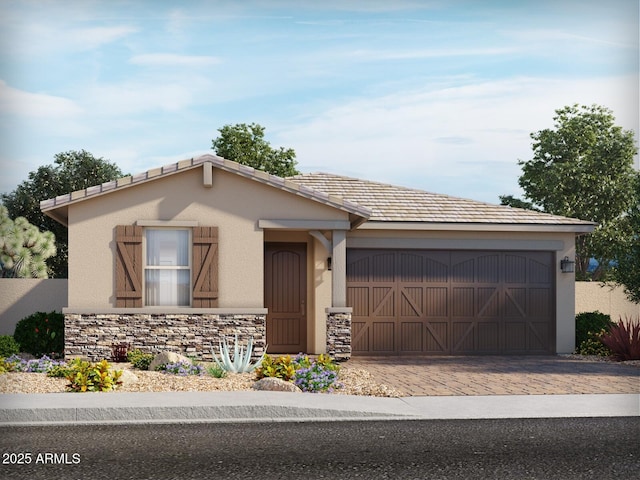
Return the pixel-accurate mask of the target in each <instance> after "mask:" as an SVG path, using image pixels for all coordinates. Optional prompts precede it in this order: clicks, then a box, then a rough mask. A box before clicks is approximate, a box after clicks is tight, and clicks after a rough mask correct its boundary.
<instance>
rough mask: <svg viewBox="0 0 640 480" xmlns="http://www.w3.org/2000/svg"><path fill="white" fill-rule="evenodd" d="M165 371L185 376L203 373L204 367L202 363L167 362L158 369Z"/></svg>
mask: <svg viewBox="0 0 640 480" xmlns="http://www.w3.org/2000/svg"><path fill="white" fill-rule="evenodd" d="M156 370H158V371H161V372H164V373H172V374H173V375H180V376H181V377H185V376H187V375H203V374H204V368H203V367H202V365H193V364H192V363H190V362H176V363H165V364H164V365H160V366H158V368H157V369H156Z"/></svg>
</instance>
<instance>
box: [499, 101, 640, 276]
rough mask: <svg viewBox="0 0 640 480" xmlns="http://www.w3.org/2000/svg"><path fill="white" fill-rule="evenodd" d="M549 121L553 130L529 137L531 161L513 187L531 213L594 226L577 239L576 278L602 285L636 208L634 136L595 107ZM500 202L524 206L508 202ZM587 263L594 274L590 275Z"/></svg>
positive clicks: (567, 110) (575, 107)
mask: <svg viewBox="0 0 640 480" xmlns="http://www.w3.org/2000/svg"><path fill="white" fill-rule="evenodd" d="M553 119H554V122H555V125H554V127H555V128H553V129H544V130H540V131H538V132H535V133H532V134H531V138H532V139H533V159H532V160H528V161H519V162H518V164H519V165H520V166H521V167H522V172H523V173H522V175H521V176H520V178H519V181H518V183H519V184H520V187H522V189H523V190H524V196H525V198H526V200H527V201H528V202H529V203H530V204H531V206H532V208H533V209H540V210H541V211H543V212H547V213H552V214H555V215H563V216H567V217H574V218H580V219H582V220H588V221H592V222H595V223H597V224H598V227H597V228H596V229H595V231H594V232H593V233H592V234H589V235H582V236H579V237H578V238H577V239H576V277H577V278H578V279H580V280H585V279H592V280H603V279H605V278H606V274H607V272H608V270H609V266H610V264H611V262H612V261H613V260H615V258H616V256H617V253H618V252H619V251H620V247H621V245H623V244H625V243H626V242H628V241H629V236H630V232H631V230H630V228H629V215H628V212H629V210H630V209H631V208H632V206H633V205H637V202H638V199H637V198H636V196H635V193H634V191H633V182H634V176H635V175H636V172H635V170H634V168H633V157H634V155H635V154H636V153H637V148H636V145H635V140H634V135H633V132H632V131H630V130H623V129H622V128H621V127H619V126H616V125H615V118H614V116H613V113H612V112H611V110H609V109H608V108H606V107H603V106H599V105H592V106H590V107H587V106H578V105H573V106H567V107H564V108H561V109H559V110H556V115H555V117H553ZM501 199H502V201H503V204H507V205H511V206H523V205H526V203H522V202H523V201H522V200H518V199H514V198H513V197H511V198H509V197H504V196H503V197H501ZM516 201H517V202H520V204H517V203H515V202H516ZM634 202H635V203H634ZM591 258H595V259H596V260H597V261H598V268H597V269H596V271H595V272H593V273H592V274H591V275H589V273H588V272H587V268H588V265H589V260H590V259H591Z"/></svg>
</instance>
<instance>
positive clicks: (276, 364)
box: [256, 353, 340, 392]
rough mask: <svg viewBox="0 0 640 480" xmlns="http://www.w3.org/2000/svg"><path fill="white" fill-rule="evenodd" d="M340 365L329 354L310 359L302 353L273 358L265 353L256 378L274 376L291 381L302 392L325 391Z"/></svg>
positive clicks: (332, 386) (335, 380) (331, 386)
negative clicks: (292, 356) (294, 355)
mask: <svg viewBox="0 0 640 480" xmlns="http://www.w3.org/2000/svg"><path fill="white" fill-rule="evenodd" d="M339 370H340V367H339V366H338V365H337V364H335V363H333V360H332V358H331V357H330V356H329V355H320V356H319V357H318V358H317V359H316V360H311V359H310V358H309V357H308V356H307V355H304V354H302V353H300V354H298V355H296V357H295V358H291V356H289V355H286V356H281V357H278V358H276V359H275V360H273V359H272V358H271V357H270V356H269V355H266V356H265V358H264V360H263V361H262V365H261V366H260V367H259V368H258V369H257V370H256V373H257V376H258V378H264V377H276V378H280V379H282V380H286V381H290V382H293V383H294V384H295V385H297V386H298V387H300V389H301V390H302V391H303V392H325V391H329V390H331V389H332V388H334V387H339V384H338V383H337V380H338V372H339Z"/></svg>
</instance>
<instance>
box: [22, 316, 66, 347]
mask: <svg viewBox="0 0 640 480" xmlns="http://www.w3.org/2000/svg"><path fill="white" fill-rule="evenodd" d="M13 338H14V339H15V340H16V342H18V343H19V344H20V349H21V350H22V351H23V352H26V353H30V354H31V355H34V356H35V357H41V356H42V355H49V356H51V357H61V356H62V355H63V354H64V315H62V314H61V313H57V312H49V313H45V312H37V313H34V314H33V315H30V316H28V317H25V318H23V319H22V320H20V321H19V322H18V323H17V325H16V329H15V332H14V333H13Z"/></svg>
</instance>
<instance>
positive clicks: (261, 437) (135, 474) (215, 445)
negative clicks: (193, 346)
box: [0, 417, 640, 480]
mask: <svg viewBox="0 0 640 480" xmlns="http://www.w3.org/2000/svg"><path fill="white" fill-rule="evenodd" d="M0 451H1V452H2V464H0V478H2V479H32V480H37V479H47V480H54V479H83V480H84V479H110V480H116V479H180V480H188V479H236V478H237V479H247V478H250V479H251V478H253V479H289V478H291V479H321V478H324V479H341V478H362V479H367V480H369V479H431V478H434V479H435V478H437V479H465V480H468V479H476V478H477V479H494V478H495V479H545V480H547V479H580V480H585V479H600V480H602V479H631V478H638V477H637V475H638V472H640V418H638V417H635V418H592V419H580V418H572V419H524V420H523V419H513V420H511V419H503V420H454V421H448V420H447V421H445V420H438V421H406V420H405V421H377V422H314V423H262V424H259V423H237V424H182V425H174V424H170V425H101V426H95V425H94V426H78V425H74V426H45V427H0ZM27 454H30V455H28V456H27ZM20 459H21V460H22V464H16V463H17V462H19V461H20Z"/></svg>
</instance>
